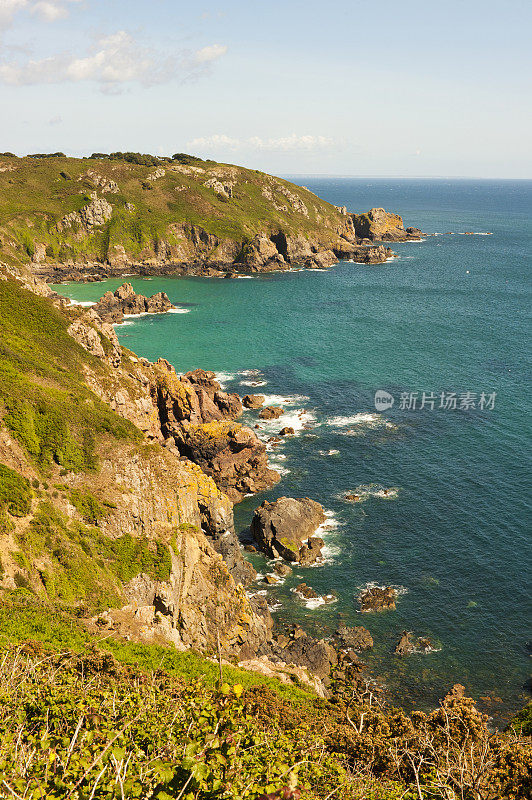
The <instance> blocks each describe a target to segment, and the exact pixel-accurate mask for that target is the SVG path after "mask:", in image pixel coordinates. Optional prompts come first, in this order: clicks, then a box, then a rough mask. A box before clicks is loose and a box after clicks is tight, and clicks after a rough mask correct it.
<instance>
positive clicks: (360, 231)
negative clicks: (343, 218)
mask: <svg viewBox="0 0 532 800" xmlns="http://www.w3.org/2000/svg"><path fill="white" fill-rule="evenodd" d="M351 218H352V220H353V227H354V229H355V234H356V236H357V237H358V238H359V239H369V240H370V241H372V242H374V241H383V242H404V241H408V240H409V239H420V238H421V236H422V234H421V231H420V230H419V229H418V228H406V229H405V227H404V225H403V218H402V217H400V216H399V214H392V213H391V212H390V211H385V210H384V208H372V209H370V210H369V211H368V212H367V213H366V214H352V215H351Z"/></svg>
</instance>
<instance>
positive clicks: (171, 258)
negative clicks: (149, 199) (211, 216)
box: [32, 201, 423, 283]
mask: <svg viewBox="0 0 532 800" xmlns="http://www.w3.org/2000/svg"><path fill="white" fill-rule="evenodd" d="M94 202H96V201H93V204H94ZM338 210H339V212H340V214H341V215H342V222H341V223H340V225H339V226H338V230H337V233H336V238H335V240H334V241H332V242H330V243H329V245H328V246H324V244H323V242H321V241H320V240H319V239H317V238H316V239H313V238H312V237H306V236H302V235H297V236H289V235H286V234H285V233H283V232H282V231H279V232H277V233H259V234H257V235H255V236H254V237H253V238H252V239H250V240H249V241H241V242H229V241H226V240H221V239H219V238H218V237H216V236H213V235H212V234H208V233H207V232H206V231H205V230H204V229H203V228H201V227H199V226H194V225H188V226H183V229H182V230H181V231H180V234H181V235H182V237H183V240H184V242H186V244H183V245H182V246H181V249H180V250H179V252H177V251H176V252H173V251H172V248H170V247H168V246H166V245H165V243H164V242H163V243H162V244H161V243H159V245H158V250H157V252H155V253H150V254H146V257H145V258H141V259H134V258H131V256H130V255H128V254H127V253H126V251H125V249H124V247H121V246H115V249H114V251H113V253H111V254H110V255H109V256H108V258H107V259H105V260H103V261H102V260H96V261H82V262H77V261H72V260H67V261H65V262H64V263H57V262H55V263H53V262H50V261H49V260H48V259H47V258H46V254H45V252H44V251H43V250H42V248H37V249H36V251H35V255H34V258H33V262H32V271H33V273H34V274H35V275H36V276H37V277H38V278H39V279H40V280H42V281H46V282H48V283H61V282H92V281H102V280H107V279H109V278H121V277H128V276H132V275H138V276H150V277H154V276H158V277H163V276H186V275H194V276H203V277H218V278H220V277H225V278H231V277H234V276H237V275H251V274H255V273H263V272H264V273H271V272H283V271H287V270H291V269H328V268H330V267H331V266H333V265H334V264H337V263H338V261H340V260H348V261H353V262H354V263H359V264H369V265H372V264H383V263H385V262H386V261H388V260H389V259H390V258H395V257H396V253H394V252H393V251H392V250H391V249H390V248H389V247H387V246H385V244H384V242H404V241H419V240H420V239H421V237H422V235H423V234H422V232H421V231H420V230H419V229H418V228H406V229H405V228H404V226H403V220H402V218H401V217H400V216H399V215H397V214H392V213H390V212H387V211H385V210H384V209H382V208H373V209H371V210H370V211H369V212H368V213H367V214H352V213H348V212H347V211H345V213H344V209H343V208H341V209H338ZM95 224H97V222H96V223H95ZM163 245H165V246H163Z"/></svg>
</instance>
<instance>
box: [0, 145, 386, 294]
mask: <svg viewBox="0 0 532 800" xmlns="http://www.w3.org/2000/svg"><path fill="white" fill-rule="evenodd" d="M123 155H125V156H127V154H123ZM129 155H132V154H129ZM133 155H134V154H133ZM144 160H145V159H144ZM137 161H138V162H142V161H143V159H133V160H131V159H130V160H126V158H122V157H113V158H108V157H102V156H98V157H91V158H84V159H74V158H64V157H53V158H45V157H42V158H31V157H28V158H16V157H14V156H10V155H3V156H0V260H2V261H4V262H5V263H7V264H8V265H10V266H17V267H20V266H23V265H29V267H30V268H31V271H32V273H33V274H34V275H35V276H38V277H40V278H42V279H45V280H51V281H60V280H64V279H69V280H93V279H98V278H101V277H104V276H106V275H111V276H122V275H125V274H128V273H132V272H134V273H138V274H203V275H220V274H225V273H227V272H229V273H231V272H234V271H238V272H257V271H271V270H284V269H290V268H292V267H294V266H306V267H310V268H317V269H326V268H328V267H330V266H331V265H332V264H335V263H336V262H337V261H338V259H339V258H349V259H353V260H355V261H360V262H362V263H370V264H373V263H381V262H383V261H385V260H386V259H387V258H389V257H390V255H392V253H391V251H390V250H388V249H387V248H385V247H383V246H382V245H380V246H375V245H373V244H372V241H369V239H372V238H378V237H372V236H371V235H370V234H371V231H370V232H368V231H366V229H365V228H364V229H362V227H360V224H359V223H358V222H357V224H358V225H359V230H358V231H357V228H356V226H355V222H356V221H357V220H358V219H359V217H358V216H356V215H352V214H348V213H347V211H346V210H345V209H337V208H336V207H335V206H333V205H331V204H330V203H327V202H325V201H324V200H322V199H321V198H319V197H317V196H316V195H315V194H314V193H313V192H311V191H309V190H308V189H306V188H305V187H301V186H296V185H295V184H293V183H290V182H289V181H285V180H283V179H281V178H275V177H273V176H271V175H267V174H265V173H262V172H259V171H257V170H249V169H244V168H242V167H236V166H233V165H228V164H218V163H216V162H213V161H202V160H201V159H196V158H192V157H186V158H184V157H176V158H174V159H154V158H153V157H151V161H152V162H154V163H150V164H144V163H136V162H137ZM155 163H157V166H155ZM154 167H155V168H154ZM370 214H371V212H370ZM384 238H386V237H384ZM391 240H393V238H392V239H391Z"/></svg>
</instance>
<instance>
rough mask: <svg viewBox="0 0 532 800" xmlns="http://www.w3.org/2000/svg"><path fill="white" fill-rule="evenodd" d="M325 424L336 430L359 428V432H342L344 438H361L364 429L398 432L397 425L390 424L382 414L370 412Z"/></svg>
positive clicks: (339, 418) (328, 421)
mask: <svg viewBox="0 0 532 800" xmlns="http://www.w3.org/2000/svg"><path fill="white" fill-rule="evenodd" d="M325 424H326V425H329V426H331V427H335V428H347V427H348V426H353V425H356V426H358V428H359V430H357V429H355V430H348V431H341V433H342V434H343V435H344V436H360V435H361V434H362V433H363V430H364V429H376V428H387V429H388V430H397V425H396V424H395V423H393V422H390V421H389V420H388V419H386V418H385V417H383V416H381V414H374V413H369V412H360V413H358V414H353V415H351V416H340V417H330V418H329V419H328V420H326V421H325Z"/></svg>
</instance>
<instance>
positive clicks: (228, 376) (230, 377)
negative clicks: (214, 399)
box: [214, 372, 236, 389]
mask: <svg viewBox="0 0 532 800" xmlns="http://www.w3.org/2000/svg"><path fill="white" fill-rule="evenodd" d="M214 374H215V375H216V380H217V381H218V383H219V384H220V386H221V387H222V389H223V388H224V386H225V384H226V383H228V382H229V381H234V380H235V378H236V373H235V372H215V373H214Z"/></svg>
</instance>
